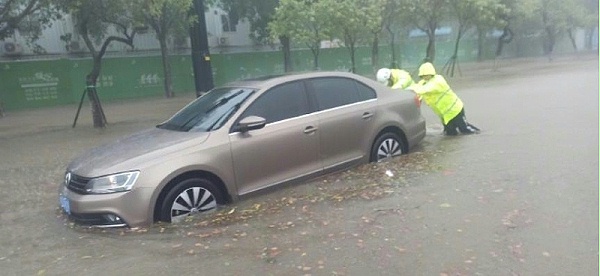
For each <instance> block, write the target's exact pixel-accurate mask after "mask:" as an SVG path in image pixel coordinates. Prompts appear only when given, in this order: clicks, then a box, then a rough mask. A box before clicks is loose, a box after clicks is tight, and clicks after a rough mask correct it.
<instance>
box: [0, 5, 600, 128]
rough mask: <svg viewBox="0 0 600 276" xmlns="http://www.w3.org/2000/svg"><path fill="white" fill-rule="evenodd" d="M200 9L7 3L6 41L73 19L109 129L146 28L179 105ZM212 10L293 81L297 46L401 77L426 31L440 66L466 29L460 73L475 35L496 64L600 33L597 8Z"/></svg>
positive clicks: (1, 11) (95, 107)
mask: <svg viewBox="0 0 600 276" xmlns="http://www.w3.org/2000/svg"><path fill="white" fill-rule="evenodd" d="M194 1H198V0H2V1H0V40H4V39H5V38H7V37H9V36H11V35H12V34H13V33H14V32H15V31H16V30H18V31H19V32H23V33H27V38H28V42H29V43H32V44H33V43H34V42H35V40H36V39H37V38H39V36H40V34H41V32H42V30H43V29H44V28H45V27H47V26H49V25H50V24H52V23H53V22H54V21H55V20H57V19H61V18H62V17H64V16H65V15H70V17H71V19H72V20H73V22H74V24H75V31H74V32H75V34H68V35H65V36H63V37H61V39H62V40H64V41H65V42H68V41H69V40H70V39H72V37H73V35H78V36H79V37H81V38H82V39H83V41H84V43H85V45H86V47H87V49H88V51H89V53H90V54H91V57H92V59H93V61H94V65H93V68H92V70H91V71H90V72H89V74H88V75H87V77H86V85H87V95H88V98H89V99H90V102H91V103H92V114H93V117H94V126H95V127H104V124H105V122H104V121H103V118H102V115H103V114H101V112H100V111H101V110H100V109H101V107H100V103H99V101H98V97H97V94H96V90H95V86H96V81H97V79H98V76H99V75H100V72H101V68H102V58H103V57H104V55H105V53H106V50H107V49H108V46H109V45H110V44H111V43H124V44H126V45H128V46H130V47H133V41H134V39H135V35H136V33H137V32H139V31H140V30H143V28H144V27H145V26H149V27H150V28H152V30H153V31H154V33H155V34H156V38H157V39H158V41H159V44H160V50H161V55H162V60H163V71H164V86H165V87H164V90H165V97H173V96H174V93H173V88H172V84H171V83H172V81H171V69H170V62H169V56H168V49H167V47H168V43H167V41H168V40H169V39H173V38H181V37H185V36H187V35H188V33H189V31H188V30H189V27H190V26H191V24H193V23H194V22H195V20H197V17H196V16H194V14H193V13H191V12H190V10H191V7H192V5H193V2H194ZM204 4H205V5H206V6H215V7H220V8H222V9H223V10H225V11H226V12H228V13H229V14H230V17H231V18H232V19H235V20H246V21H248V22H249V24H250V31H251V38H252V39H253V40H254V41H255V42H256V43H259V44H271V45H274V44H280V45H281V49H282V51H283V53H284V54H283V57H284V59H283V63H284V68H285V70H286V71H291V70H293V68H292V62H291V48H292V45H304V46H305V47H308V48H309V49H310V50H311V52H312V54H313V64H314V67H315V68H319V54H320V49H321V43H322V41H331V42H334V41H339V42H340V46H342V47H345V48H347V49H348V53H349V56H350V60H351V64H352V68H351V70H352V71H355V68H356V61H355V51H356V48H357V46H362V45H371V46H372V59H371V60H372V63H373V67H374V68H376V67H377V66H379V57H378V49H379V44H380V43H381V41H382V40H387V41H388V42H389V44H390V46H391V49H392V51H391V53H392V58H391V60H390V64H385V66H391V67H397V66H398V64H399V57H398V53H396V51H395V47H396V46H395V45H396V43H397V42H398V38H399V37H402V36H405V35H406V34H407V33H408V32H409V31H410V30H415V29H417V30H420V31H422V32H423V33H424V34H425V35H426V37H427V38H428V43H427V47H426V48H425V49H424V52H423V61H434V60H435V58H436V51H435V49H436V48H435V42H436V31H438V30H439V28H440V27H441V26H442V25H445V24H448V23H449V22H452V23H455V24H457V26H458V29H457V30H456V32H455V34H456V38H455V39H456V40H455V49H454V51H453V55H452V56H451V57H450V59H449V61H448V63H447V64H449V65H450V68H452V69H451V73H452V74H453V73H454V65H455V64H456V62H457V56H458V55H457V53H458V50H459V48H460V40H461V38H463V36H464V35H465V33H467V32H469V31H474V32H476V34H477V37H478V41H479V43H478V45H479V47H478V52H479V55H478V56H479V57H480V58H482V57H483V54H482V53H483V51H484V45H483V41H484V38H485V36H486V34H489V33H490V32H494V31H495V32H500V35H499V36H498V38H497V43H496V46H495V47H496V49H495V54H496V56H497V57H498V56H500V55H502V52H503V49H504V46H505V45H506V44H508V43H510V42H511V41H512V40H513V38H514V37H515V36H517V35H522V36H525V35H537V36H541V37H543V38H544V44H543V45H544V49H543V51H544V53H545V54H547V55H549V56H551V54H552V52H553V50H554V47H555V44H556V42H557V41H558V40H559V39H561V38H563V37H568V38H569V39H570V41H571V42H572V45H573V47H574V48H576V47H577V45H576V43H575V38H574V31H575V30H576V29H584V30H586V33H587V34H588V35H587V39H588V40H587V41H586V47H591V44H592V41H591V39H592V38H591V37H592V36H591V34H592V33H593V32H594V30H595V28H597V27H598V1H596V0H204Z"/></svg>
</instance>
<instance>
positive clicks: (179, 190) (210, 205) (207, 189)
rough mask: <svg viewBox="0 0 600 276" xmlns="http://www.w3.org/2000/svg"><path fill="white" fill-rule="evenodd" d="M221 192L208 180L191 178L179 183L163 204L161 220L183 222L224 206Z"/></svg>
mask: <svg viewBox="0 0 600 276" xmlns="http://www.w3.org/2000/svg"><path fill="white" fill-rule="evenodd" d="M223 202H224V201H223V194H222V192H221V190H220V189H219V188H218V187H217V186H216V185H215V184H214V183H213V182H212V181H210V180H208V179H206V178H190V179H186V180H183V181H181V182H179V183H178V184H177V185H175V186H174V187H173V188H172V189H171V190H170V191H169V192H168V193H167V195H166V196H165V199H164V200H163V202H162V204H161V209H160V220H161V221H164V222H172V223H177V222H182V221H184V220H185V219H186V218H187V217H188V216H191V215H196V214H199V213H204V212H208V211H211V210H214V209H215V208H217V205H219V204H223Z"/></svg>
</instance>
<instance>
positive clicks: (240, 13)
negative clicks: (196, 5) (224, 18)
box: [211, 0, 292, 72]
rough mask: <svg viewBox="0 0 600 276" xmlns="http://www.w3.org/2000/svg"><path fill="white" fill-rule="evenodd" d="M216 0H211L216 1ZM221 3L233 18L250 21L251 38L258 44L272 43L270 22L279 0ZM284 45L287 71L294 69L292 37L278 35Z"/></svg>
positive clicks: (222, 0) (227, 1)
mask: <svg viewBox="0 0 600 276" xmlns="http://www.w3.org/2000/svg"><path fill="white" fill-rule="evenodd" d="M214 1H216V0H211V2H214ZM219 2H220V3H219V5H220V7H221V8H223V10H225V11H227V12H228V13H229V16H230V18H231V19H233V21H234V22H236V21H237V20H236V19H244V20H248V22H249V23H250V38H251V39H252V40H254V42H255V43H257V44H263V45H266V44H271V43H272V39H271V34H270V33H269V22H271V21H273V17H274V15H275V8H277V6H278V5H279V0H220V1H219ZM213 5H215V3H213ZM278 39H279V42H280V43H281V45H282V51H283V63H284V68H285V71H286V72H288V71H291V70H292V61H291V49H290V48H291V45H290V43H291V42H290V38H289V37H288V36H285V35H281V36H279V37H278Z"/></svg>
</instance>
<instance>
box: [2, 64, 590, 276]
mask: <svg viewBox="0 0 600 276" xmlns="http://www.w3.org/2000/svg"><path fill="white" fill-rule="evenodd" d="M463 67H464V70H463V76H459V77H456V78H447V79H448V80H449V82H450V84H451V85H452V86H453V88H454V90H455V91H456V92H457V93H458V94H459V96H460V97H461V98H462V99H463V101H464V102H465V106H466V112H467V116H468V119H469V121H470V122H471V123H473V124H474V125H476V126H478V127H480V128H481V129H482V130H483V132H482V133H481V134H479V135H471V136H461V137H444V136H442V135H441V134H440V131H441V126H440V124H439V122H438V121H437V119H436V118H435V116H434V115H433V114H432V113H431V111H430V110H429V109H428V108H427V107H426V106H423V113H424V116H425V117H426V118H427V121H428V134H427V136H426V139H425V140H424V142H423V143H422V145H420V146H419V147H418V148H416V149H415V150H414V151H413V152H412V153H410V154H408V155H405V156H402V157H399V158H396V159H394V160H392V161H390V162H387V163H382V164H367V165H363V166H360V167H357V168H354V169H351V170H348V171H344V172H340V173H336V174H331V175H328V176H326V177H323V178H319V179H315V180H313V181H310V182H307V183H305V184H302V185H296V186H293V187H285V188H281V189H277V190H274V191H270V192H267V193H262V194H257V195H255V196H253V197H250V198H247V199H245V200H243V201H241V202H238V203H234V204H231V205H228V206H223V207H221V208H220V209H219V210H217V211H215V212H212V213H210V214H207V215H204V216H200V217H196V218H193V219H190V220H189V221H186V222H185V223H182V224H179V225H165V224H157V225H153V226H151V227H149V228H136V229H87V228H81V227H78V226H76V225H73V224H72V223H70V222H69V221H67V220H66V219H65V218H64V216H63V215H62V214H61V213H60V211H59V210H58V199H57V190H58V185H59V184H60V183H61V181H62V178H63V173H64V169H65V166H66V164H67V163H68V162H69V161H70V160H71V159H72V158H73V157H74V156H76V155H77V154H78V153H81V152H82V151H84V150H86V149H89V148H90V147H93V146H95V145H99V144H102V143H106V142H108V141H111V140H114V139H116V138H117V137H120V136H122V135H125V134H128V133H131V132H134V131H137V130H141V129H143V128H147V127H152V126H153V125H155V124H157V123H159V122H160V121H161V120H164V119H166V118H168V116H169V115H171V114H173V113H174V112H175V111H176V110H178V109H179V108H180V107H182V106H183V105H184V104H185V103H186V102H188V101H189V100H191V99H192V97H193V95H180V96H179V97H177V98H175V99H169V100H166V99H148V100H140V101H137V102H120V103H105V106H104V108H105V113H106V115H107V119H108V122H109V126H108V128H107V129H105V130H102V131H99V130H95V129H93V128H92V127H91V115H90V114H89V107H87V109H86V108H85V107H84V109H83V110H82V111H83V113H82V116H80V120H79V122H78V126H77V127H76V128H75V129H72V128H71V123H72V122H73V121H72V120H73V118H74V116H75V111H76V106H65V107H56V108H48V109H41V110H31V111H21V112H15V113H9V114H7V117H4V118H0V156H1V158H0V225H1V226H0V248H2V250H0V267H2V274H3V275H65V274H67V275H68V274H85V275H106V274H112V275H172V274H192V275H194V274H195V275H210V274H214V275H365V274H367V273H369V274H375V275H440V276H447V275H598V233H599V232H598V56H597V55H581V56H568V57H559V58H556V59H555V60H554V61H553V62H548V61H547V60H545V59H527V60H502V61H501V62H500V64H499V67H498V69H497V70H492V69H491V67H492V66H491V64H487V63H484V64H475V65H466V66H463Z"/></svg>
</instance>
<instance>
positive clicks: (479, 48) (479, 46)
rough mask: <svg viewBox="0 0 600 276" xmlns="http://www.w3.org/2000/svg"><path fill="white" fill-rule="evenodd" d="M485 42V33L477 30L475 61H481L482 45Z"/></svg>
mask: <svg viewBox="0 0 600 276" xmlns="http://www.w3.org/2000/svg"><path fill="white" fill-rule="evenodd" d="M484 42H485V31H484V30H483V29H481V28H477V61H479V62H481V61H483V43H484Z"/></svg>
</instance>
